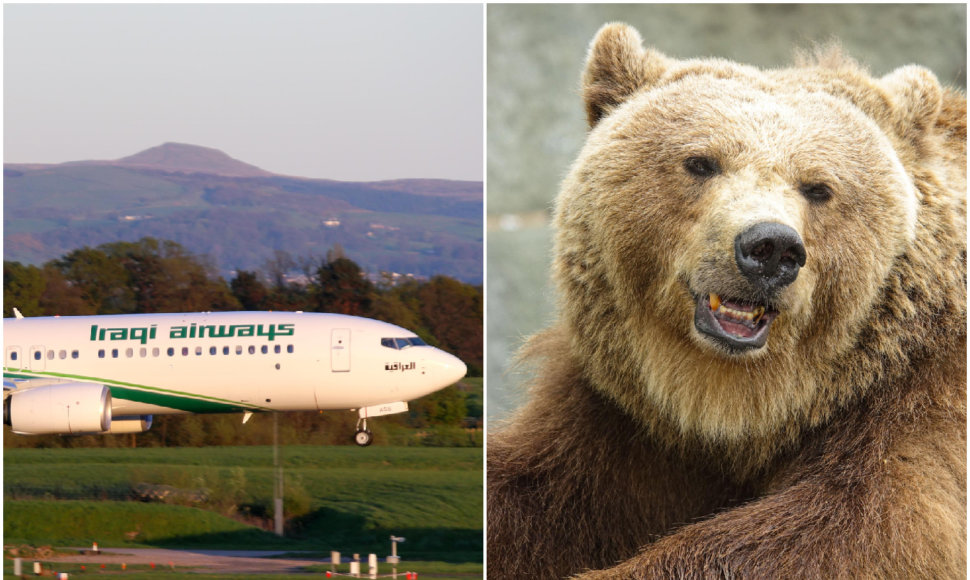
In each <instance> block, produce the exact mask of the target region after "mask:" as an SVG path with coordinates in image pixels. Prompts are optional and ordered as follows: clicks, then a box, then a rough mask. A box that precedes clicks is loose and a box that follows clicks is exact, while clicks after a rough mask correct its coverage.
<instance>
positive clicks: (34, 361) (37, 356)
mask: <svg viewBox="0 0 970 580" xmlns="http://www.w3.org/2000/svg"><path fill="white" fill-rule="evenodd" d="M30 370H32V371H42V370H44V347H42V346H32V347H30Z"/></svg>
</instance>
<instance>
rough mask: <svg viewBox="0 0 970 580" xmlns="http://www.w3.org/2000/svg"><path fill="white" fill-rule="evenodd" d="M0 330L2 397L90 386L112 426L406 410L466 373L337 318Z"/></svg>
mask: <svg viewBox="0 0 970 580" xmlns="http://www.w3.org/2000/svg"><path fill="white" fill-rule="evenodd" d="M3 330H4V338H3V340H4V378H5V379H9V382H7V384H8V385H9V384H15V381H16V380H17V379H21V380H24V379H27V380H26V381H25V382H27V383H29V382H31V381H33V382H35V383H36V382H37V379H50V381H51V382H52V383H57V382H79V383H98V384H102V385H105V386H107V387H108V388H109V389H110V390H111V401H112V402H111V407H112V414H113V415H115V416H121V415H145V414H166V413H185V412H189V413H214V412H238V411H299V410H317V409H320V410H323V409H353V408H363V407H369V406H372V405H380V404H384V403H389V402H395V401H409V400H412V399H416V398H418V397H421V396H423V395H427V394H429V393H432V392H434V391H437V390H439V389H442V388H444V387H447V386H449V385H451V384H454V383H455V382H457V381H458V380H459V379H461V378H462V377H463V376H464V375H465V372H466V367H465V365H464V363H462V362H461V361H460V360H459V359H457V358H456V357H454V356H452V355H450V354H448V353H446V352H443V351H441V350H439V349H437V348H433V347H431V346H427V345H423V344H420V340H417V341H415V342H418V343H419V345H418V346H411V345H410V344H409V343H410V341H411V339H416V338H417V337H416V335H415V334H414V333H413V332H410V331H408V330H405V329H403V328H400V327H398V326H394V325H392V324H387V323H384V322H379V321H376V320H371V319H367V318H360V317H355V316H345V315H339V314H316V313H293V312H214V313H194V314H132V315H114V316H70V317H39V318H23V319H9V318H8V319H4V322H3ZM388 339H392V340H388ZM393 339H398V340H397V341H396V342H395V341H394V340H393ZM402 346H403V348H400V347H402ZM13 392H14V394H15V393H16V388H14V389H13Z"/></svg>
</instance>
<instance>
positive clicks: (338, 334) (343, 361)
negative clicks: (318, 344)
mask: <svg viewBox="0 0 970 580" xmlns="http://www.w3.org/2000/svg"><path fill="white" fill-rule="evenodd" d="M330 370H332V371H333V372H335V373H345V372H348V371H350V329H349V328H334V329H333V330H332V331H331V332H330Z"/></svg>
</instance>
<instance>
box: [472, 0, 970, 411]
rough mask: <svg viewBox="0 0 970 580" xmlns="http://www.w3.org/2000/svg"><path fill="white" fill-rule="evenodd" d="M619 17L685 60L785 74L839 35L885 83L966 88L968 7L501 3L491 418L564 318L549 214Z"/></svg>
mask: <svg viewBox="0 0 970 580" xmlns="http://www.w3.org/2000/svg"><path fill="white" fill-rule="evenodd" d="M611 21H623V22H627V23H628V24H631V25H633V26H634V27H636V28H637V29H638V30H639V31H640V34H641V35H642V36H643V38H644V43H645V44H646V45H648V46H654V47H656V48H658V49H659V50H661V51H662V52H664V53H666V54H667V55H669V56H672V57H678V58H691V57H707V56H718V57H723V58H727V59H731V60H736V61H739V62H743V63H747V64H753V65H756V66H759V67H781V66H785V65H787V64H788V63H790V62H791V58H792V54H793V50H794V49H795V48H796V47H806V46H809V45H811V44H812V43H813V42H825V41H828V40H831V39H838V40H840V41H841V43H842V45H843V46H844V47H845V50H846V52H847V53H848V54H849V55H851V56H853V57H854V58H855V59H857V60H859V61H860V62H862V63H864V64H866V65H867V66H868V67H869V68H870V70H871V72H872V73H873V74H874V75H882V74H885V73H887V72H889V71H891V70H893V69H894V68H896V67H898V66H901V65H904V64H910V63H917V64H921V65H924V66H926V67H928V68H930V69H931V70H933V71H934V72H935V73H936V75H937V77H939V79H940V81H941V82H943V83H944V84H948V85H950V86H954V87H959V88H961V89H963V90H966V54H967V45H966V38H967V30H966V23H967V13H966V5H965V4H941V5H930V4H894V5H876V4H855V5H837V4H821V5H795V4H786V5H764V4H762V5H737V4H718V5H690V4H667V5H642V4H641V5H634V4H624V5H608V4H594V5H582V4H569V5H554V4H541V5H536V4H532V5H529V4H489V5H488V7H487V22H488V29H487V68H486V70H487V75H488V76H487V103H486V107H487V128H486V130H487V159H488V167H487V170H486V175H487V182H486V183H487V204H488V205H487V212H488V220H487V227H488V237H487V240H488V254H487V255H488V260H487V268H488V269H487V279H488V284H487V301H488V302H487V307H488V317H487V321H488V326H487V341H488V349H487V360H486V372H487V374H486V376H487V377H488V388H487V405H488V406H487V417H488V420H489V421H493V422H494V421H496V420H501V419H502V418H506V417H508V415H509V413H510V411H511V410H513V409H514V408H515V407H516V406H517V405H519V404H520V403H521V402H522V401H523V400H524V397H525V388H524V385H525V384H526V383H527V381H528V375H527V374H525V373H524V372H518V371H515V370H513V369H512V367H511V364H510V363H511V361H512V358H513V356H514V354H515V352H516V350H517V349H518V348H519V346H521V344H522V341H523V340H524V339H525V338H526V337H528V336H529V335H530V334H532V333H534V332H536V331H537V330H539V329H541V328H543V327H545V326H547V325H548V324H549V323H550V322H551V321H552V320H553V319H554V303H555V293H554V291H553V289H552V287H551V285H550V284H549V261H550V257H551V249H552V231H551V230H550V228H549V216H550V208H551V207H552V202H553V199H554V197H555V196H556V193H557V191H558V188H559V182H560V180H561V179H562V177H563V176H564V175H565V173H566V171H567V169H568V167H569V165H570V163H571V162H572V160H573V158H574V157H575V156H576V154H577V153H578V151H579V149H580V147H581V146H582V143H583V139H584V137H585V133H586V123H585V115H584V111H583V105H582V102H581V99H580V93H579V77H580V73H581V71H582V67H583V62H584V59H585V55H586V48H587V45H588V43H589V41H590V40H591V39H592V37H593V35H594V34H595V33H596V31H597V30H598V29H599V28H600V26H602V25H603V24H604V23H606V22H611ZM492 425H495V423H492Z"/></svg>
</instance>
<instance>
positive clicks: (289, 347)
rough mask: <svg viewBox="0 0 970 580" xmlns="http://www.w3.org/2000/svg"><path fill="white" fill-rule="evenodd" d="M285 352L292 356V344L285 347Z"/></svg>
mask: <svg viewBox="0 0 970 580" xmlns="http://www.w3.org/2000/svg"><path fill="white" fill-rule="evenodd" d="M286 352H288V353H290V354H293V345H292V344H288V345H286Z"/></svg>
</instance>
